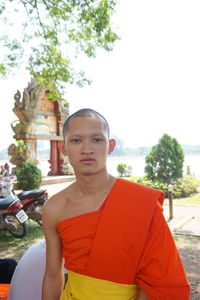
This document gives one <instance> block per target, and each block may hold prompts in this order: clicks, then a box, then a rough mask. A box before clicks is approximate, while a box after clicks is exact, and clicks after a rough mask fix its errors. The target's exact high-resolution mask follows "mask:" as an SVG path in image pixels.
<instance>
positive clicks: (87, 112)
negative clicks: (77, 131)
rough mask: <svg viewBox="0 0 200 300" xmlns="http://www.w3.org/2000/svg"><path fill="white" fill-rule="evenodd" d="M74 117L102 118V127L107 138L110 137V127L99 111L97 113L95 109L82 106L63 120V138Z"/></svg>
mask: <svg viewBox="0 0 200 300" xmlns="http://www.w3.org/2000/svg"><path fill="white" fill-rule="evenodd" d="M75 118H98V119H100V120H102V122H103V124H104V129H105V131H106V133H107V135H108V139H109V137H110V128H109V124H108V122H107V120H106V119H105V118H104V117H103V116H102V115H101V114H100V113H98V112H97V111H95V110H93V109H91V108H83V109H80V110H78V111H76V112H75V113H73V114H72V115H71V116H69V117H68V118H67V120H66V121H65V123H64V125H63V138H64V140H65V137H66V134H67V131H68V129H69V125H70V122H71V121H72V120H73V119H75Z"/></svg>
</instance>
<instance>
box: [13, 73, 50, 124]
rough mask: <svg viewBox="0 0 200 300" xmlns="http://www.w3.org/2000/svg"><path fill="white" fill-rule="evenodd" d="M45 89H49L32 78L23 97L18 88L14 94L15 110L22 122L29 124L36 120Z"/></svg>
mask: <svg viewBox="0 0 200 300" xmlns="http://www.w3.org/2000/svg"><path fill="white" fill-rule="evenodd" d="M45 91H47V88H45V87H44V86H42V85H40V84H36V82H35V80H34V79H31V82H29V83H28V87H27V88H25V89H24V91H23V97H22V99H21V93H20V91H19V90H17V92H16V93H15V95H14V99H15V103H14V108H13V112H14V113H15V114H16V115H17V117H18V118H19V121H20V122H22V123H26V124H28V123H31V122H32V121H33V120H34V118H35V116H36V113H37V110H38V108H39V106H40V101H41V98H42V96H43V95H44V92H45Z"/></svg>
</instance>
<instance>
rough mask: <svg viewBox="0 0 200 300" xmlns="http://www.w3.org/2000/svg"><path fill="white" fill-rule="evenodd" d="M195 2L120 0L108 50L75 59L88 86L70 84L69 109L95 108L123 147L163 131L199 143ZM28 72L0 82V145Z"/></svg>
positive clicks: (199, 41)
mask: <svg viewBox="0 0 200 300" xmlns="http://www.w3.org/2000/svg"><path fill="white" fill-rule="evenodd" d="M199 15H200V1H199V0H192V1H191V0H187V1H186V0H173V1H171V0H168V1H160V0H158V1H155V0H152V1H147V0H143V1H142V0H140V1H138V0H137V1H135V0H121V1H119V4H118V6H117V9H116V14H115V16H114V18H113V22H114V24H115V26H117V27H118V32H119V35H120V37H121V39H120V40H119V41H117V42H116V43H115V46H114V50H113V51H112V52H106V51H103V50H98V51H97V57H96V58H95V59H84V58H81V59H79V60H78V61H77V65H78V66H80V67H82V68H84V70H85V72H86V74H87V75H88V77H90V78H92V80H93V83H92V85H90V86H86V87H84V88H82V89H80V88H78V87H76V86H71V87H69V89H68V91H67V94H66V95H65V98H66V100H67V101H68V102H69V107H70V113H73V112H74V111H76V110H78V109H80V108H83V107H90V108H93V109H95V110H97V111H99V112H100V113H102V114H103V115H104V116H105V117H106V118H107V120H108V121H109V123H110V128H111V133H112V135H115V136H117V137H119V138H121V139H123V141H124V143H125V146H127V147H131V148H136V147H140V146H153V145H154V144H157V143H158V140H159V139H160V138H161V136H162V135H163V134H164V133H167V134H169V135H170V136H172V137H174V138H176V139H177V140H178V142H179V143H180V144H182V145H186V144H187V145H200V134H199V129H200V126H199V123H200V122H199V115H200V110H199V99H200V38H199V36H200V18H199ZM30 78H31V77H30V75H29V74H27V73H26V71H24V70H19V71H18V72H17V74H16V75H15V76H9V77H8V79H7V80H4V81H3V80H1V81H0V91H1V94H0V97H1V110H0V149H3V148H6V147H8V146H9V145H10V143H12V142H14V140H13V138H12V136H13V132H12V129H11V127H10V123H11V122H12V121H14V120H17V117H16V116H15V115H14V113H13V112H12V108H13V106H14V98H13V97H14V94H15V92H16V90H17V89H19V90H20V91H21V92H22V91H23V89H24V88H25V87H27V84H28V82H29V81H30Z"/></svg>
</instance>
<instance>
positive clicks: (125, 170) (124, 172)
mask: <svg viewBox="0 0 200 300" xmlns="http://www.w3.org/2000/svg"><path fill="white" fill-rule="evenodd" d="M132 171H133V168H132V167H131V166H129V165H127V164H123V163H120V164H118V166H117V172H118V173H119V176H120V177H130V176H131V175H132Z"/></svg>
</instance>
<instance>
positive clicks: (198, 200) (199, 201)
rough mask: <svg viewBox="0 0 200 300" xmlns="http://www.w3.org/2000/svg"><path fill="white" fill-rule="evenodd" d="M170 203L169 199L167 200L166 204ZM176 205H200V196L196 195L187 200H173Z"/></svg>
mask: <svg viewBox="0 0 200 300" xmlns="http://www.w3.org/2000/svg"><path fill="white" fill-rule="evenodd" d="M168 203H169V199H167V198H166V199H165V204H168ZM173 204H174V205H200V194H199V193H198V194H194V195H193V196H190V197H187V198H180V199H173Z"/></svg>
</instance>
